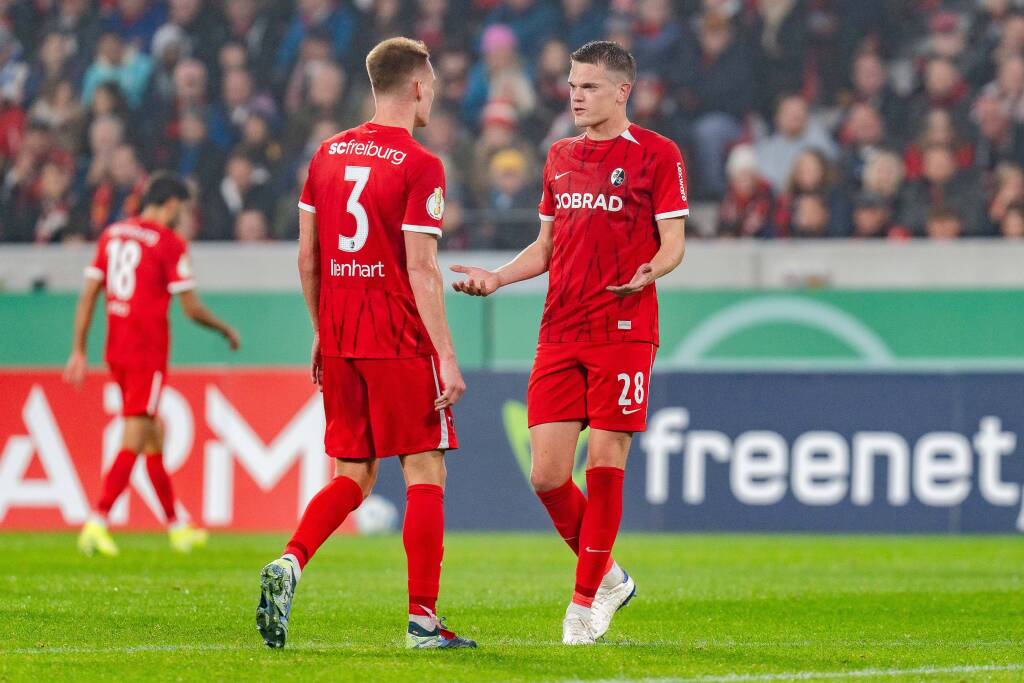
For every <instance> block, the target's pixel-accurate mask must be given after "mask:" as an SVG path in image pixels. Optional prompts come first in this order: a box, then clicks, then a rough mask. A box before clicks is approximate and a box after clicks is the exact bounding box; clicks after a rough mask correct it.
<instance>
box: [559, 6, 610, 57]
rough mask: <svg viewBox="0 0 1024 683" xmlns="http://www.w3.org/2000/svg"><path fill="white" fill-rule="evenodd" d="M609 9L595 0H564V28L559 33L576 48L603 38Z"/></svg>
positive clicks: (568, 43) (567, 42)
mask: <svg viewBox="0 0 1024 683" xmlns="http://www.w3.org/2000/svg"><path fill="white" fill-rule="evenodd" d="M607 18H608V11H607V9H606V8H605V7H604V6H603V5H601V4H599V3H597V2H595V0H562V30H561V31H559V34H560V35H561V36H562V39H563V40H564V41H565V43H566V44H567V45H569V46H571V47H570V49H572V50H575V49H576V48H578V47H579V46H580V45H583V44H584V43H589V42H590V41H592V40H601V39H602V38H603V37H604V24H605V21H606V20H607Z"/></svg>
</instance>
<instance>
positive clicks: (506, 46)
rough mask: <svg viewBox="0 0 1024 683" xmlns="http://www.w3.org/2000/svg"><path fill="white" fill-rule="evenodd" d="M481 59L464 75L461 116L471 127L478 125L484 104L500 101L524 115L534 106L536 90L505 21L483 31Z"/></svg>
mask: <svg viewBox="0 0 1024 683" xmlns="http://www.w3.org/2000/svg"><path fill="white" fill-rule="evenodd" d="M480 51H481V53H482V55H483V59H482V61H480V62H478V63H477V64H474V65H473V68H472V69H470V71H469V74H468V76H467V83H466V94H465V96H464V97H463V101H462V115H463V119H464V120H465V121H466V123H468V124H470V125H471V126H477V125H480V124H481V123H482V122H481V121H480V115H481V112H482V111H483V108H484V106H485V105H486V104H487V103H488V102H491V101H495V100H501V101H504V102H507V103H509V104H510V105H511V106H513V107H514V108H515V110H516V114H517V116H520V117H521V116H524V115H527V114H529V113H530V112H532V111H533V108H534V107H535V106H536V103H537V102H536V99H537V96H536V93H535V92H534V90H533V85H532V84H531V83H530V81H529V79H528V78H527V76H526V72H525V70H524V69H523V66H522V64H521V63H520V57H519V54H520V53H519V49H518V39H517V38H516V34H515V32H513V31H512V29H511V28H509V27H508V26H505V25H504V24H494V25H492V26H489V27H488V28H487V30H485V31H484V34H483V37H482V38H481V40H480Z"/></svg>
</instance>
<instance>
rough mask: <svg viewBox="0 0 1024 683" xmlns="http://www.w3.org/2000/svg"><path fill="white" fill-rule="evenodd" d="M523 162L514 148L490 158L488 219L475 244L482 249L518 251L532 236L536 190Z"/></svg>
mask: <svg viewBox="0 0 1024 683" xmlns="http://www.w3.org/2000/svg"><path fill="white" fill-rule="evenodd" d="M527 163H528V162H527V159H526V157H525V156H524V155H523V153H522V152H520V151H518V150H516V149H503V150H501V151H500V152H498V153H497V154H495V155H494V156H493V157H491V162H490V169H489V173H488V175H489V178H490V191H489V193H488V201H487V204H486V207H487V209H488V214H487V215H488V220H487V222H486V224H485V225H484V226H483V228H482V231H481V235H480V239H479V242H478V244H476V245H475V246H478V247H483V248H485V249H521V248H523V247H524V246H526V245H527V244H529V243H530V242H531V241H532V240H533V238H534V237H535V236H536V231H537V226H536V221H534V220H531V218H532V217H533V214H535V213H536V208H537V195H538V193H537V191H536V189H535V188H534V187H532V186H531V184H530V169H529V168H528V166H527Z"/></svg>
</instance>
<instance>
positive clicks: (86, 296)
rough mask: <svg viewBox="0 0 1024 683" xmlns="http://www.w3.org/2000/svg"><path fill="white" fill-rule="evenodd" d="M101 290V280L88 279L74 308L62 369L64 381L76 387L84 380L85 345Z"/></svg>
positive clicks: (95, 278)
mask: <svg viewBox="0 0 1024 683" xmlns="http://www.w3.org/2000/svg"><path fill="white" fill-rule="evenodd" d="M102 289H103V280H102V279H101V278H97V277H88V278H86V280H85V286H84V287H82V293H81V294H80V295H79V297H78V305H77V306H76V307H75V327H74V331H73V332H72V341H71V354H70V355H69V356H68V362H67V365H66V366H65V367H64V381H65V382H68V383H69V384H73V385H75V386H76V387H78V386H81V385H82V382H83V381H84V380H85V368H86V364H87V361H86V356H85V344H86V339H87V338H88V337H89V325H90V324H91V323H92V314H93V311H94V310H95V308H96V299H98V298H99V295H100V291H101V290H102Z"/></svg>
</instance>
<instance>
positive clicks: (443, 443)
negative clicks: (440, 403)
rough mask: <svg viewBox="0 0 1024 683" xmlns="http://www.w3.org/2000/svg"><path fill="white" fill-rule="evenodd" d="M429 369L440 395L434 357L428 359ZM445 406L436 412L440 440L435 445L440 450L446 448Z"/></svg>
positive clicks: (446, 424) (446, 420)
mask: <svg viewBox="0 0 1024 683" xmlns="http://www.w3.org/2000/svg"><path fill="white" fill-rule="evenodd" d="M430 370H431V372H433V373H434V388H435V389H436V390H437V395H438V397H440V396H441V384H440V383H439V382H438V381H437V368H436V367H434V359H433V358H431V359H430ZM444 411H445V408H441V409H440V410H438V411H437V412H438V413H440V417H441V441H440V443H438V444H437V447H438V448H439V449H441V450H444V449H446V448H448V416H447V415H445V412H444Z"/></svg>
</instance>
